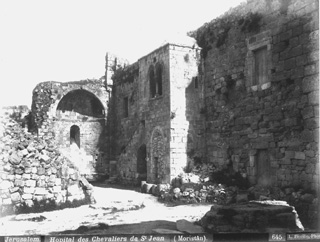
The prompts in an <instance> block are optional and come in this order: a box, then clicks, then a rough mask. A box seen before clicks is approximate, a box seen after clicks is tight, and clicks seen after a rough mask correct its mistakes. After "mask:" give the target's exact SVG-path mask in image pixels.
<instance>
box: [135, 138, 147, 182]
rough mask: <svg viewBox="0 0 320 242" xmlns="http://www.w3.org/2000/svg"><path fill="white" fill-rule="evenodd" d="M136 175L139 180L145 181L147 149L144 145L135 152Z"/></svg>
mask: <svg viewBox="0 0 320 242" xmlns="http://www.w3.org/2000/svg"><path fill="white" fill-rule="evenodd" d="M137 173H138V175H139V177H138V179H139V180H141V181H145V180H146V179H147V147H146V145H145V144H143V145H141V146H140V148H139V149H138V152H137Z"/></svg>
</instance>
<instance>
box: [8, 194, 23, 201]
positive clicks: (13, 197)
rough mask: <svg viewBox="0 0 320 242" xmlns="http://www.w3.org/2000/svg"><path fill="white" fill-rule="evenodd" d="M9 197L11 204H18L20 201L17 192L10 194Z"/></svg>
mask: <svg viewBox="0 0 320 242" xmlns="http://www.w3.org/2000/svg"><path fill="white" fill-rule="evenodd" d="M10 197H11V200H12V202H13V203H18V202H20V201H21V195H20V193H19V192H15V193H12V194H11V195H10Z"/></svg>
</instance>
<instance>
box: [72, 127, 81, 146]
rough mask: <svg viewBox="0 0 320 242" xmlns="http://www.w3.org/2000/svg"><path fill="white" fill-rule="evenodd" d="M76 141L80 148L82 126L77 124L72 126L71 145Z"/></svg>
mask: <svg viewBox="0 0 320 242" xmlns="http://www.w3.org/2000/svg"><path fill="white" fill-rule="evenodd" d="M73 143H75V144H76V145H77V146H78V147H79V148H80V128H79V126H77V125H72V126H71V127H70V145H72V144H73Z"/></svg>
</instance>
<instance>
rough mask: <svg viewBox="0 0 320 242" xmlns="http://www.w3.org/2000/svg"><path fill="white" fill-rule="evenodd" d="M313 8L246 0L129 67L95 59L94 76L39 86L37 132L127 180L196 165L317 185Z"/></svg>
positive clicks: (279, 182) (159, 177)
mask: <svg viewBox="0 0 320 242" xmlns="http://www.w3.org/2000/svg"><path fill="white" fill-rule="evenodd" d="M318 9H319V8H318V1H315V0H312V1H309V0H308V1H307V0H302V1H293V0H272V1H271V0H268V1H267V0H266V1H262V0H261V1H257V0H248V1H247V2H246V3H243V4H241V5H239V6H238V7H236V8H233V9H231V10H230V11H228V12H227V13H225V14H224V15H223V16H221V17H219V18H217V19H215V20H213V21H211V22H210V23H207V24H204V25H203V26H202V27H200V28H199V29H198V30H196V31H193V32H191V33H190V36H192V37H194V38H195V39H196V41H197V44H198V45H194V44H190V43H188V44H185V43H175V42H172V43H170V42H169V43H168V44H165V45H163V46H161V47H160V48H158V49H156V50H154V51H153V52H151V53H150V54H148V55H146V56H144V57H142V58H140V59H139V60H138V61H137V62H136V63H134V64H131V65H121V64H120V63H119V62H117V58H114V57H112V56H107V58H106V74H105V79H106V80H105V82H103V81H102V80H100V81H94V82H91V81H88V82H87V83H86V82H79V83H77V82H75V83H66V84H64V83H63V84H62V83H53V82H50V83H42V84H39V86H38V87H37V88H36V89H35V91H34V104H33V113H34V115H35V118H36V120H37V124H38V127H39V132H49V133H50V132H51V131H50V130H52V133H54V134H52V135H54V136H55V137H56V139H58V140H59V141H60V143H61V145H62V146H63V147H68V146H70V144H71V143H72V142H75V144H77V145H78V146H79V143H80V148H81V149H84V151H85V152H86V154H87V155H88V156H91V157H93V158H91V160H92V162H91V163H90V162H89V164H91V165H89V167H90V166H91V167H90V169H91V172H97V167H98V165H97V164H100V165H101V166H102V167H104V168H103V169H107V170H108V172H109V173H110V167H111V166H112V167H113V168H112V169H111V170H112V172H111V173H114V174H117V175H119V177H121V179H122V180H124V181H128V182H137V181H139V180H147V181H148V182H152V183H168V182H170V181H171V180H172V179H173V178H174V177H176V176H177V175H179V174H180V173H181V172H189V171H190V168H191V167H192V162H195V161H198V162H200V163H203V164H204V163H209V164H214V166H215V167H216V169H218V170H219V169H220V170H222V169H228V170H230V172H239V173H240V174H241V175H242V176H243V177H247V178H248V180H249V181H250V183H251V184H259V185H276V186H280V187H286V186H303V187H306V188H311V189H315V188H317V187H320V186H319V161H318V158H319V157H318V144H319V138H318V121H319V97H318V69H319V60H318V56H319V51H318V49H319V48H318V45H319V44H318V39H319V37H318V34H319V25H318V22H319V21H318V15H319V14H318ZM197 46H199V47H197ZM111 77H112V78H111ZM111 79H112V80H111ZM41 85H43V86H41ZM41 90H42V91H41ZM44 99H45V100H46V101H42V100H44ZM37 100H38V101H37ZM49 127H52V129H51V128H49ZM79 137H80V138H79ZM99 154H100V155H99ZM102 154H103V158H101V159H100V163H99V161H98V160H99V159H97V158H94V157H95V155H98V156H99V157H102ZM90 169H89V170H90ZM94 169H95V171H93V170H94ZM103 169H102V171H103ZM97 173H99V172H97ZM111 175H112V174H111Z"/></svg>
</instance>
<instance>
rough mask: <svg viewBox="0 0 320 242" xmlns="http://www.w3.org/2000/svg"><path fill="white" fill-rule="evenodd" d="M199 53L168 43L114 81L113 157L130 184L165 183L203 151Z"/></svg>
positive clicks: (117, 76)
mask: <svg viewBox="0 0 320 242" xmlns="http://www.w3.org/2000/svg"><path fill="white" fill-rule="evenodd" d="M199 63H200V49H199V48H197V47H195V46H188V45H185V44H176V43H168V44H165V45H164V46H162V47H160V48H158V49H157V50H155V51H153V52H152V53H150V54H148V55H146V56H144V57H142V58H140V59H139V60H138V61H137V62H136V63H134V64H132V65H130V66H127V67H124V68H119V69H117V70H116V71H115V73H114V75H113V79H114V86H113V95H112V97H113V100H112V105H111V107H113V108H114V110H116V112H114V113H113V114H112V115H110V116H111V119H110V120H109V121H110V122H111V123H113V128H112V130H113V131H114V132H113V134H112V135H113V138H112V139H111V141H112V142H115V144H114V145H115V148H114V149H113V151H114V154H113V155H114V157H117V161H118V163H117V167H118V170H119V172H120V176H121V177H122V178H123V179H125V180H129V181H135V180H147V181H148V182H153V183H169V182H170V181H171V180H172V178H174V177H176V176H177V175H178V174H179V173H181V172H184V170H185V169H186V168H187V165H188V164H187V161H188V159H187V153H188V152H194V151H195V150H199V151H201V150H203V147H204V146H203V144H202V143H201V142H202V141H201V138H202V136H201V133H203V124H204V123H203V119H202V117H201V114H200V111H199V110H200V108H201V100H202V91H201V89H200V85H199V83H198V65H199Z"/></svg>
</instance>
